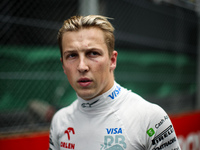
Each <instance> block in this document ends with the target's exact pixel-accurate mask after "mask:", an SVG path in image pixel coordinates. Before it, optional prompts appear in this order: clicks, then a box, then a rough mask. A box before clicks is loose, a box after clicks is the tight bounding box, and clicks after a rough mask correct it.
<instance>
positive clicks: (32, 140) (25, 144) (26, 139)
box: [0, 132, 49, 150]
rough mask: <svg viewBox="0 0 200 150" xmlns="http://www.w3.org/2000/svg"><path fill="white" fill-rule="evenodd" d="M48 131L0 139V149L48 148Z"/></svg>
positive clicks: (39, 149)
mask: <svg viewBox="0 0 200 150" xmlns="http://www.w3.org/2000/svg"><path fill="white" fill-rule="evenodd" d="M48 148H49V132H45V133H32V134H26V135H19V136H12V137H8V138H3V139H0V150H48Z"/></svg>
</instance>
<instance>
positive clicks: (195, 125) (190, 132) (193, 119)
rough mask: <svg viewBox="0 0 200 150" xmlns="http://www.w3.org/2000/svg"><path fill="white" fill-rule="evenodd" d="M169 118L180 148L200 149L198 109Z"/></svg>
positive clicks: (185, 149)
mask: <svg viewBox="0 0 200 150" xmlns="http://www.w3.org/2000/svg"><path fill="white" fill-rule="evenodd" d="M170 118H171V121H172V124H173V126H174V129H175V132H176V135H177V137H178V140H179V144H180V146H181V150H200V111H196V112H191V113H186V114H181V115H177V116H171V117H170Z"/></svg>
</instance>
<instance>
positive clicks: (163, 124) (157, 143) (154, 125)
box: [146, 105, 181, 150]
mask: <svg viewBox="0 0 200 150" xmlns="http://www.w3.org/2000/svg"><path fill="white" fill-rule="evenodd" d="M153 108H154V109H152V113H149V114H150V115H151V116H150V118H149V120H148V121H149V124H148V127H147V129H146V140H147V147H148V148H147V149H148V150H162V149H170V150H181V149H180V146H179V143H178V139H177V136H176V133H175V130H174V127H173V125H172V122H171V120H170V118H169V116H168V115H167V113H166V112H165V111H164V110H163V109H162V108H161V107H159V106H157V105H155V107H153Z"/></svg>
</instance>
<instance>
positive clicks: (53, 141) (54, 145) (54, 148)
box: [49, 118, 60, 150]
mask: <svg viewBox="0 0 200 150" xmlns="http://www.w3.org/2000/svg"><path fill="white" fill-rule="evenodd" d="M54 124H55V118H54V119H53V120H52V122H51V127H50V134H49V150H59V149H60V147H59V144H58V143H59V142H58V138H57V129H56V126H55V125H54Z"/></svg>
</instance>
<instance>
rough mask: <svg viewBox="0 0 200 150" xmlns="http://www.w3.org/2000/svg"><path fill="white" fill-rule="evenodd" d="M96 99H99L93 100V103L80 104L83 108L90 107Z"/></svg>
mask: <svg viewBox="0 0 200 150" xmlns="http://www.w3.org/2000/svg"><path fill="white" fill-rule="evenodd" d="M98 101H99V99H98V100H96V101H94V102H93V103H83V104H81V106H82V107H83V108H85V107H92V105H94V104H95V103H97V102H98Z"/></svg>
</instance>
